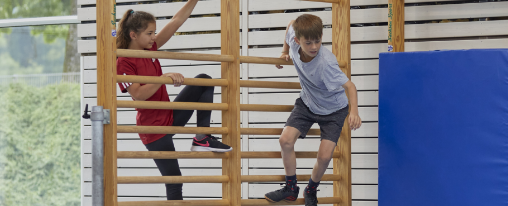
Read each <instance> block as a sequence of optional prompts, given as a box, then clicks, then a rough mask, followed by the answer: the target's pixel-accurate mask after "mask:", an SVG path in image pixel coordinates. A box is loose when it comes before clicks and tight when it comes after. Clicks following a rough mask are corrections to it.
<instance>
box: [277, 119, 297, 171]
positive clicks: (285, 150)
mask: <svg viewBox="0 0 508 206" xmlns="http://www.w3.org/2000/svg"><path fill="white" fill-rule="evenodd" d="M300 134H301V132H300V131H298V129H296V128H294V127H291V126H286V127H284V130H282V134H281V136H280V139H279V143H280V148H281V155H282V162H283V163H284V170H285V171H286V176H294V175H296V154H295V143H296V140H297V139H298V137H299V136H300Z"/></svg>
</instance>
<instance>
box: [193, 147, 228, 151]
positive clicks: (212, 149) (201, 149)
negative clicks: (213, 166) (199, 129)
mask: <svg viewBox="0 0 508 206" xmlns="http://www.w3.org/2000/svg"><path fill="white" fill-rule="evenodd" d="M231 150H233V148H232V147H230V148H229V149H219V148H212V147H201V146H192V147H191V151H193V152H229V151H231Z"/></svg>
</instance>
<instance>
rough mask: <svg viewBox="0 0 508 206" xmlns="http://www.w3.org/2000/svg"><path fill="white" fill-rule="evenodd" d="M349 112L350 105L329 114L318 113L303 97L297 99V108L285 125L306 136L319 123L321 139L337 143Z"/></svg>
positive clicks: (303, 136)
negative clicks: (310, 107) (314, 111)
mask: <svg viewBox="0 0 508 206" xmlns="http://www.w3.org/2000/svg"><path fill="white" fill-rule="evenodd" d="M348 113H349V105H348V106H346V107H344V108H342V109H340V110H338V111H335V112H333V113H331V114H328V115H318V114H314V113H312V112H311V111H310V109H309V108H308V107H307V105H305V103H303V101H302V99H301V98H298V99H296V102H295V108H294V109H293V111H291V115H290V116H289V118H288V121H287V122H286V125H284V126H290V127H294V128H296V129H298V131H300V132H301V135H300V137H299V138H305V136H307V132H308V131H309V129H310V128H311V127H312V125H313V124H314V123H318V125H319V127H320V130H321V140H323V139H327V140H330V141H332V142H335V143H336V144H337V141H339V137H340V133H341V131H342V126H343V125H344V120H345V119H346V117H347V115H348Z"/></svg>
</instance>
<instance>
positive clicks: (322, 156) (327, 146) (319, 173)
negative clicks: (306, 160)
mask: <svg viewBox="0 0 508 206" xmlns="http://www.w3.org/2000/svg"><path fill="white" fill-rule="evenodd" d="M336 145H337V144H336V143H335V142H332V141H330V140H327V139H323V140H321V144H320V145H319V150H318V157H317V161H316V164H315V165H314V169H312V176H311V179H312V181H314V182H319V181H321V178H322V177H323V175H324V174H325V171H326V168H328V165H330V160H331V159H332V156H333V151H334V150H335V146H336Z"/></svg>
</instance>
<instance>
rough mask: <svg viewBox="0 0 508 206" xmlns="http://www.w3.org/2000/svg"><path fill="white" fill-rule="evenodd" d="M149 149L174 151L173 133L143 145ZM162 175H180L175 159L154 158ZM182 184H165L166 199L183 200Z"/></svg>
mask: <svg viewBox="0 0 508 206" xmlns="http://www.w3.org/2000/svg"><path fill="white" fill-rule="evenodd" d="M145 147H146V148H147V149H148V150H149V151H175V145H174V144H173V134H168V135H166V136H164V137H162V138H160V139H158V140H157V141H155V142H152V143H150V144H147V145H145ZM154 161H155V164H156V165H157V168H159V171H160V172H161V174H162V176H182V172H180V166H179V165H178V160H177V159H154ZM182 186H183V185H182V184H166V196H167V199H168V200H183V197H182Z"/></svg>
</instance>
